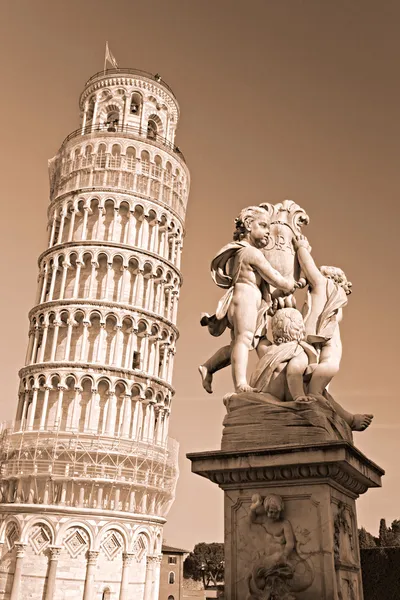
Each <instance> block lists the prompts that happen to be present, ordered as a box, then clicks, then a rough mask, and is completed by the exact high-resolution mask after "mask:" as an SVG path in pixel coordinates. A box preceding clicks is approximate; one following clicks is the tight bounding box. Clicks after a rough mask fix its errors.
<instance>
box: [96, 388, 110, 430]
mask: <svg viewBox="0 0 400 600" xmlns="http://www.w3.org/2000/svg"><path fill="white" fill-rule="evenodd" d="M111 387H112V386H111V382H110V380H109V379H108V378H106V377H100V379H99V380H98V381H97V393H98V394H99V405H98V407H99V416H98V422H97V423H98V427H97V433H99V434H102V433H104V431H105V427H106V419H107V410H108V408H109V395H108V392H109V391H110V390H111Z"/></svg>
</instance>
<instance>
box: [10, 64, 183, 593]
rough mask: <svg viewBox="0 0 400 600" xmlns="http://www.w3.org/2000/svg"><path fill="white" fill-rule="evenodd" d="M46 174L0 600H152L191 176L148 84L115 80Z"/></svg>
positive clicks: (165, 505) (117, 72)
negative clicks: (43, 228)
mask: <svg viewBox="0 0 400 600" xmlns="http://www.w3.org/2000/svg"><path fill="white" fill-rule="evenodd" d="M79 107H80V110H81V114H82V117H83V120H82V125H81V127H80V128H79V129H78V130H76V131H74V132H73V133H71V134H70V135H69V136H68V137H67V138H66V139H65V140H64V142H63V143H62V145H61V148H60V150H59V152H58V153H57V155H56V156H55V157H54V158H53V159H52V160H50V161H49V174H50V206H49V209H48V248H47V249H46V250H45V251H44V252H43V253H42V254H41V255H40V257H39V278H38V291H37V298H36V302H35V306H34V307H33V308H32V310H31V311H30V313H29V321H30V330H29V343H28V351H27V355H26V362H25V366H24V367H23V368H22V369H21V371H20V373H19V375H20V379H21V384H20V390H19V401H18V407H17V411H16V418H15V422H14V423H13V425H12V426H11V427H9V426H8V427H7V428H5V429H4V430H3V433H2V441H1V443H2V464H1V500H0V502H1V503H0V519H1V528H0V543H1V548H2V550H1V551H2V554H1V557H2V558H1V567H0V600H9V599H10V600H21V599H22V600H23V599H25V598H30V599H33V600H64V599H67V598H71V599H72V598H73V599H74V600H79V599H83V600H106V599H113V600H114V599H115V600H127V599H128V598H129V599H131V598H135V600H142V599H143V600H150V599H151V600H157V599H158V585H159V565H160V560H161V543H162V529H163V524H164V523H165V516H166V514H167V512H168V510H169V507H170V506H171V503H172V501H173V499H174V493H175V486H176V480H177V475H178V463H177V458H178V457H177V453H178V447H177V443H176V442H174V441H173V440H171V439H168V420H169V414H170V410H171V398H172V395H173V393H174V390H173V387H172V370H173V360H174V355H175V344H176V340H177V337H178V331H177V328H176V316H177V306H178V297H179V289H180V285H181V274H180V271H179V265H180V256H181V251H182V239H183V226H184V219H185V210H186V203H187V199H188V191H189V172H188V169H187V167H186V164H185V160H184V157H183V154H182V153H181V152H180V150H179V148H178V147H177V146H176V145H175V130H176V127H177V124H178V118H179V107H178V104H177V101H176V99H175V96H174V94H173V92H172V91H171V89H170V88H169V87H168V85H167V84H165V83H164V82H163V81H162V79H161V77H159V76H158V75H156V76H153V75H151V74H149V73H145V72H142V71H137V70H132V69H111V70H108V71H105V72H100V73H97V74H96V75H94V76H93V77H91V78H90V79H89V81H88V82H87V83H86V85H85V88H84V90H83V92H82V95H81V97H80V100H79Z"/></svg>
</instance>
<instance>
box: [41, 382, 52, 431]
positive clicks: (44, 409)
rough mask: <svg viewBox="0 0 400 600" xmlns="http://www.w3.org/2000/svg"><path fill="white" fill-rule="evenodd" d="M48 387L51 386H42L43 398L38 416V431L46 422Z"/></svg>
mask: <svg viewBox="0 0 400 600" xmlns="http://www.w3.org/2000/svg"><path fill="white" fill-rule="evenodd" d="M50 389H51V388H50V387H49V386H48V385H45V386H44V398H43V407H42V415H41V417H40V425H39V429H40V431H43V429H44V426H45V423H46V417H47V406H48V403H49V394H50Z"/></svg>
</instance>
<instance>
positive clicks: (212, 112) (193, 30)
mask: <svg viewBox="0 0 400 600" xmlns="http://www.w3.org/2000/svg"><path fill="white" fill-rule="evenodd" d="M0 8H1V20H0V50H1V51H0V73H1V76H2V82H1V83H2V85H1V89H2V91H1V95H0V104H1V112H0V114H1V137H2V143H1V146H0V153H1V177H2V179H1V220H0V228H1V235H0V245H1V251H0V261H1V264H0V271H1V284H2V285H1V289H2V293H1V298H0V302H1V307H0V319H1V345H0V365H1V370H2V377H1V383H2V385H1V399H0V402H1V404H0V409H1V418H2V419H5V420H6V419H12V418H13V417H14V412H15V408H16V399H17V385H18V377H17V372H18V369H19V368H21V367H22V366H23V361H24V358H25V353H26V345H27V333H28V319H27V313H28V310H29V309H30V308H31V307H32V305H33V302H34V298H35V292H36V280H37V257H38V255H39V253H40V252H41V251H42V250H44V249H45V245H46V209H47V206H48V177H47V159H48V158H50V157H52V156H53V155H54V154H55V153H56V151H57V149H58V147H59V145H60V144H61V142H62V140H63V139H64V137H65V136H66V135H67V134H68V133H70V132H71V131H73V130H75V129H76V128H77V127H78V126H79V109H78V97H79V94H80V92H81V91H82V89H83V86H84V84H85V81H86V80H87V79H88V78H89V77H90V76H91V75H93V74H94V73H96V72H97V71H100V70H101V69H102V68H103V61H104V45H105V41H106V40H108V42H109V45H110V49H111V51H112V52H113V54H114V55H115V57H116V59H117V61H118V63H119V66H121V67H124V66H126V67H131V68H138V69H143V70H146V71H150V72H152V73H156V72H158V73H160V74H161V76H162V77H163V79H164V80H165V81H166V82H167V83H168V84H169V85H170V86H171V87H172V89H173V90H174V92H175V94H176V96H177V98H178V101H179V104H180V107H181V119H180V123H179V129H178V134H177V143H178V144H179V146H180V148H181V149H182V151H183V152H184V154H185V156H186V159H187V162H188V166H189V168H190V171H191V177H192V184H191V192H190V197H189V205H188V212H187V220H186V238H185V245H184V251H183V261H182V271H183V278H184V286H183V288H182V292H181V300H180V307H179V316H178V326H179V329H180V333H181V336H180V340H179V343H178V350H177V355H176V361H175V371H174V385H175V387H176V395H175V398H174V400H173V404H172V406H173V411H172V417H171V427H170V435H171V436H172V437H175V438H176V439H178V441H179V442H180V444H181V455H180V470H181V476H180V480H179V483H178V488H177V497H176V501H175V503H174V505H173V507H172V509H171V512H170V515H169V522H168V524H167V526H166V539H167V541H168V543H169V544H170V545H174V546H180V547H183V548H187V549H189V550H190V549H192V548H193V546H194V544H195V543H196V542H200V541H209V542H211V541H222V538H223V504H222V500H223V496H222V492H221V491H220V490H219V489H218V488H217V487H216V486H215V485H214V484H212V483H211V482H209V481H207V480H203V479H201V478H200V477H198V476H196V475H192V474H191V473H190V463H189V461H187V459H186V458H185V455H186V453H187V452H194V451H201V450H212V449H218V448H219V446H220V437H221V428H222V426H221V424H222V419H223V416H224V407H223V405H222V397H223V395H224V394H225V393H227V392H229V391H231V389H232V385H231V380H230V373H229V371H228V370H226V372H225V373H220V374H218V376H217V377H216V380H215V392H214V394H213V395H212V396H208V395H207V394H206V393H205V392H204V391H203V389H202V387H201V384H200V378H199V376H198V373H197V365H198V364H200V363H201V362H202V361H204V360H205V359H206V358H207V357H208V356H209V355H210V354H211V353H212V352H213V351H214V350H215V349H217V348H218V347H219V345H220V344H221V341H223V340H221V338H219V339H214V338H211V337H210V336H209V335H208V333H207V331H206V329H205V328H201V327H200V326H199V315H200V313H201V312H203V311H207V312H212V311H213V310H214V309H215V306H216V303H217V301H218V299H219V297H220V296H221V295H222V294H221V290H219V289H218V288H217V287H216V286H215V284H214V283H213V282H212V280H211V278H210V275H209V264H210V260H211V258H212V257H213V255H214V253H215V252H216V251H217V250H218V249H219V248H220V247H221V246H223V245H224V244H225V243H227V242H228V241H230V239H231V235H232V231H233V219H234V217H236V216H237V214H238V212H239V210H240V209H241V208H242V207H244V206H246V205H249V204H259V203H260V202H272V203H275V202H280V201H282V200H284V199H285V198H289V199H292V200H295V201H296V202H297V203H298V204H300V205H301V206H302V207H303V208H304V209H306V211H307V212H308V214H309V216H310V219H311V222H310V225H309V226H308V227H307V228H306V230H305V233H306V235H307V236H308V237H309V239H310V242H311V244H312V247H313V254H314V257H315V259H316V261H317V263H318V264H325V265H335V266H340V267H342V268H343V269H344V271H345V272H346V274H347V276H348V278H349V279H350V280H351V281H352V283H353V294H352V296H351V297H350V302H349V305H348V307H347V308H346V309H345V312H344V320H343V323H342V329H341V331H342V338H343V345H344V354H343V361H342V368H341V372H340V374H339V375H338V376H337V377H336V379H335V381H334V383H333V385H332V388H331V391H332V393H333V395H334V397H335V398H336V399H337V400H339V401H340V402H341V403H342V404H343V405H344V406H345V407H347V408H348V409H350V410H352V411H354V412H371V413H373V414H374V415H375V419H374V421H373V424H372V425H371V427H370V428H369V430H367V431H366V432H364V433H362V434H356V435H355V443H356V445H357V446H358V448H359V449H360V450H361V451H363V452H364V453H365V454H367V456H368V457H369V458H370V459H371V460H373V461H374V462H376V463H378V464H379V465H380V466H381V467H383V468H384V469H385V470H386V476H385V477H384V478H383V488H382V489H380V490H370V491H369V492H368V493H367V494H366V495H365V496H363V497H361V498H360V500H359V501H358V522H359V525H364V526H365V527H366V528H367V529H368V530H369V531H371V532H372V533H374V534H376V533H377V528H378V525H379V519H380V518H381V517H386V519H387V521H388V522H389V523H390V522H391V521H392V520H393V519H395V518H400V508H399V503H398V498H399V494H400V477H399V466H398V457H399V454H400V411H399V406H398V402H399V393H398V374H399V370H400V367H399V366H398V358H397V357H398V354H399V352H398V347H399V327H398V323H399V319H398V314H399V310H400V309H399V297H400V286H399V279H400V277H399V266H398V265H399V258H398V257H399V251H398V239H399V234H398V228H399V187H400V186H399V183H400V177H399V162H400V118H399V106H400V83H399V64H400V37H399V35H398V31H399V27H400V4H399V2H397V0H393V1H390V0H374V1H372V0H351V1H350V0H336V1H335V2H328V1H327V0H322V1H321V0H292V1H288V0H247V2H243V1H242V0H146V1H143V0H142V1H139V0H113V2H109V1H107V2H106V1H105V0H68V2H62V1H61V0H25V1H21V0H3V1H2V2H1V5H0Z"/></svg>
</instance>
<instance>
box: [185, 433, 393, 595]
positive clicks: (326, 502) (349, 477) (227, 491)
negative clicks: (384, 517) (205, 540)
mask: <svg viewBox="0 0 400 600" xmlns="http://www.w3.org/2000/svg"><path fill="white" fill-rule="evenodd" d="M188 458H189V459H190V460H191V462H192V471H193V472H194V473H197V474H198V475H201V476H202V477H206V478H207V479H210V480H211V481H213V482H214V483H216V484H218V485H219V486H220V487H221V488H222V489H223V490H224V496H225V599H226V600H362V598H363V591H362V580H361V568H360V553H359V546H358V535H357V518H356V508H355V500H356V499H357V498H358V496H359V495H360V494H363V493H365V492H366V491H367V489H368V488H370V487H379V486H380V485H381V476H382V475H383V474H384V472H383V470H382V469H381V468H380V467H378V466H377V465H375V464H374V463H373V462H371V461H370V460H368V459H367V458H366V457H365V456H364V455H363V454H362V453H361V452H359V451H358V450H357V449H356V448H355V447H354V446H353V444H351V443H350V442H348V441H343V440H340V441H326V442H320V443H315V444H313V445H312V446H310V445H294V444H290V445H283V446H282V445H280V446H274V447H269V448H257V449H255V450H240V451H226V450H224V451H212V452H199V453H193V454H189V455H188ZM271 495H273V497H272V500H271V501H270V500H269V496H271ZM276 497H278V498H276ZM257 498H258V500H257ZM280 499H281V500H283V503H282V504H281V507H280V509H279V511H280V512H279V511H275V515H274V514H273V511H272V513H271V515H272V516H273V518H265V515H266V513H265V511H264V509H263V506H267V512H268V510H269V509H268V506H269V504H271V503H272V508H274V507H273V505H274V504H275V505H276V504H277V503H278V504H279V501H280ZM260 501H261V504H260ZM257 502H258V507H259V508H254V507H255V506H257ZM251 506H252V509H251V508H250V507H251ZM274 510H275V509H274ZM263 511H264V512H263ZM262 515H264V516H262ZM292 536H293V542H292V543H291V539H292ZM285 551H286V554H285Z"/></svg>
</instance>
